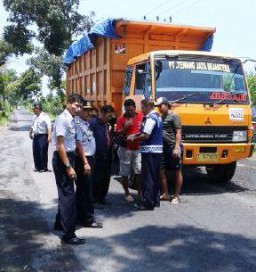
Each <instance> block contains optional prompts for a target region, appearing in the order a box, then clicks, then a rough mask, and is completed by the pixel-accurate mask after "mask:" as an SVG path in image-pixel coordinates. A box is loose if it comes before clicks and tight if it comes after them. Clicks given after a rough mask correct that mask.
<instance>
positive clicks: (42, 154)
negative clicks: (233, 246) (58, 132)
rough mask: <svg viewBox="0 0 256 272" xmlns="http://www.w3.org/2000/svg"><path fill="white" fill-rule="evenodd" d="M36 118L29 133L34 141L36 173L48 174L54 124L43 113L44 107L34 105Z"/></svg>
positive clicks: (38, 104)
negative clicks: (49, 149) (49, 150)
mask: <svg viewBox="0 0 256 272" xmlns="http://www.w3.org/2000/svg"><path fill="white" fill-rule="evenodd" d="M33 111H34V114H35V115H34V116H33V118H32V125H31V129H30V132H29V137H30V138H31V139H32V140H33V157H34V164H35V169H34V172H47V171H49V170H48V148H49V142H50V141H51V137H52V124H51V119H50V117H49V116H48V115H47V114H46V113H45V112H43V111H42V105H41V104H40V103H38V102H35V103H34V107H33Z"/></svg>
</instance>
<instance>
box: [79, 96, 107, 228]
mask: <svg viewBox="0 0 256 272" xmlns="http://www.w3.org/2000/svg"><path fill="white" fill-rule="evenodd" d="M92 115H93V108H92V106H91V104H90V102H89V101H84V104H83V108H82V111H81V112H80V114H79V117H75V118H76V125H77V126H78V129H79V130H80V133H81V143H82V146H83V150H84V152H85V156H86V159H87V161H88V163H89V164H90V167H91V170H92V169H93V166H94V155H95V151H96V142H95V137H94V135H93V131H92V130H91V128H90V124H89V120H90V119H91V118H92ZM75 165H76V166H75V171H76V174H77V180H76V207H77V221H78V222H77V223H78V225H80V226H82V227H87V228H102V227H103V225H102V223H99V222H96V220H95V217H94V206H93V193H92V182H93V180H92V176H91V174H87V175H85V173H84V169H83V162H82V160H81V159H80V157H79V156H76V164H75Z"/></svg>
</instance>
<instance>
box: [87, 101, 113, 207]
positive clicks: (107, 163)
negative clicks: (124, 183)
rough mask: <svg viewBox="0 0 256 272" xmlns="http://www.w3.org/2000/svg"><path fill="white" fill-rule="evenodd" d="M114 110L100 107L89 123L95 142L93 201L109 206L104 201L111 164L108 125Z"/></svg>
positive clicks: (110, 142)
mask: <svg viewBox="0 0 256 272" xmlns="http://www.w3.org/2000/svg"><path fill="white" fill-rule="evenodd" d="M113 114H114V109H113V107H112V106H111V105H105V106H102V107H101V109H100V112H99V115H98V116H96V117H94V118H92V119H91V120H90V121H89V123H90V127H91V129H92V131H93V135H94V137H95V141H96V152H95V165H94V167H93V171H92V179H93V199H94V202H95V203H97V204H103V205H107V204H110V203H108V202H107V200H106V196H107V193H108V190H109V183H110V177H111V163H112V135H111V132H112V127H111V125H110V123H111V120H112V117H113Z"/></svg>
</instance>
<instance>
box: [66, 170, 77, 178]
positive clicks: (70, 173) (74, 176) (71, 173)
mask: <svg viewBox="0 0 256 272" xmlns="http://www.w3.org/2000/svg"><path fill="white" fill-rule="evenodd" d="M67 174H68V177H69V178H70V179H71V180H76V179H77V175H76V172H75V170H74V168H73V167H69V168H67Z"/></svg>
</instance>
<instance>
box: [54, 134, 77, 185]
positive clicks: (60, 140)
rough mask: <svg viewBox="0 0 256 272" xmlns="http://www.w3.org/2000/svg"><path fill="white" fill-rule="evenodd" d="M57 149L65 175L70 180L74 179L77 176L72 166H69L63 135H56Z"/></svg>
mask: <svg viewBox="0 0 256 272" xmlns="http://www.w3.org/2000/svg"><path fill="white" fill-rule="evenodd" d="M56 145H57V150H58V153H59V156H60V160H61V161H62V163H63V164H64V165H65V166H66V171H67V175H68V176H69V178H70V179H71V180H75V179H76V178H77V176H76V172H75V170H74V168H73V167H72V166H71V164H70V161H69V159H68V156H67V152H66V149H65V145H64V137H63V136H57V141H56Z"/></svg>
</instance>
